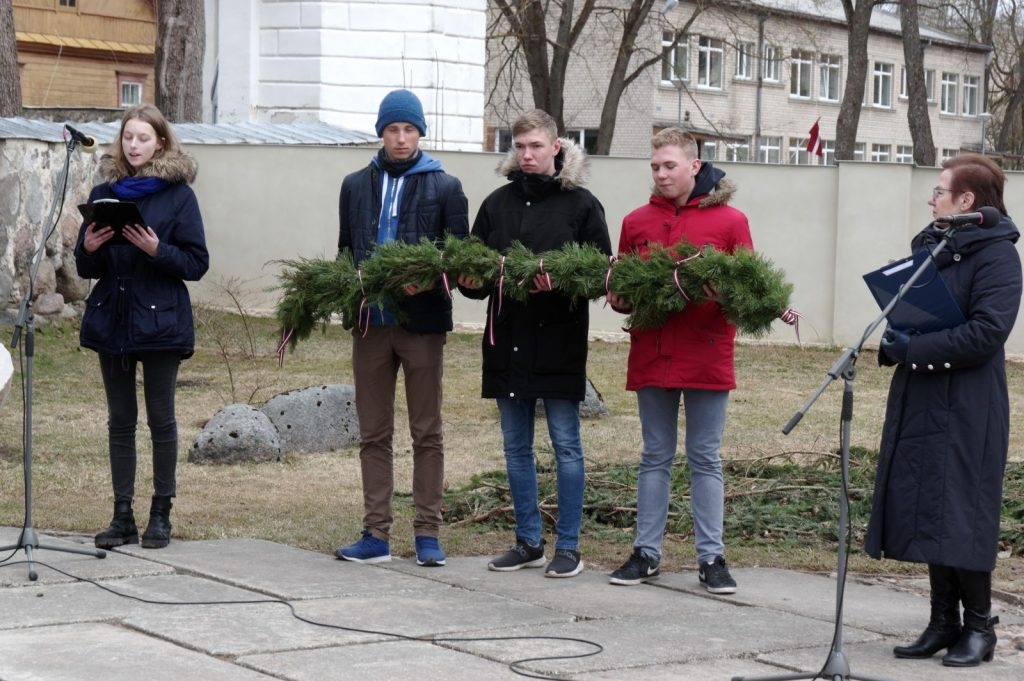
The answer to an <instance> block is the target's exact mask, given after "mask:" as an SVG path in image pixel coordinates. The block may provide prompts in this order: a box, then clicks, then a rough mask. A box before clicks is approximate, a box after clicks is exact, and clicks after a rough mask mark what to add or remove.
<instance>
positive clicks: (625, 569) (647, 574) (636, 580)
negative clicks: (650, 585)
mask: <svg viewBox="0 0 1024 681" xmlns="http://www.w3.org/2000/svg"><path fill="white" fill-rule="evenodd" d="M660 574H661V564H660V561H658V559H656V558H650V557H648V556H646V555H644V553H643V552H642V551H641V550H640V549H638V548H637V549H633V555H632V556H630V557H629V560H627V561H626V562H625V563H623V564H622V567H620V568H619V569H618V570H616V571H615V572H613V573H612V574H611V575H610V576H609V577H608V581H609V582H611V583H612V584H622V585H624V586H633V585H634V584H642V583H643V582H646V581H647V580H649V579H654V578H655V577H657V576H658V575H660Z"/></svg>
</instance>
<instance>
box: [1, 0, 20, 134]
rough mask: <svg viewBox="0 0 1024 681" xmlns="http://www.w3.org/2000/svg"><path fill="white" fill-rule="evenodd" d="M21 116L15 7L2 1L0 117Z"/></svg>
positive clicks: (8, 0)
mask: <svg viewBox="0 0 1024 681" xmlns="http://www.w3.org/2000/svg"><path fill="white" fill-rule="evenodd" d="M20 115H21V76H20V74H19V73H18V44H17V41H16V39H15V36H14V7H13V6H12V5H11V2H10V0H0V116H20Z"/></svg>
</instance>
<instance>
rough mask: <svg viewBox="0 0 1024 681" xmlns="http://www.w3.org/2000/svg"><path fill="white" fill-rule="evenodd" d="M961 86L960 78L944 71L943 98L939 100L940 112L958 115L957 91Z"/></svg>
mask: <svg viewBox="0 0 1024 681" xmlns="http://www.w3.org/2000/svg"><path fill="white" fill-rule="evenodd" d="M959 85H960V76H958V75H957V74H955V73H949V72H947V71H943V73H942V96H941V98H940V99H939V111H941V112H942V113H946V114H955V113H956V89H957V86H959Z"/></svg>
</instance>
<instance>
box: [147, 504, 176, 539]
mask: <svg viewBox="0 0 1024 681" xmlns="http://www.w3.org/2000/svg"><path fill="white" fill-rule="evenodd" d="M171 506H172V504H171V498H170V497H157V496H154V497H153V502H152V504H151V505H150V507H149V524H148V525H147V526H146V531H145V532H143V533H142V548H144V549H162V548H163V547H165V546H167V545H168V544H170V543H171Z"/></svg>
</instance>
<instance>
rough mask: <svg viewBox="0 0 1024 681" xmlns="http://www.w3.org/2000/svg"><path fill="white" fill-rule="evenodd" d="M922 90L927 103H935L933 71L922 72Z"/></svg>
mask: <svg viewBox="0 0 1024 681" xmlns="http://www.w3.org/2000/svg"><path fill="white" fill-rule="evenodd" d="M924 89H925V91H926V92H927V93H928V97H927V99H928V101H929V102H934V101H935V69H925V71H924Z"/></svg>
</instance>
